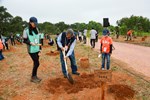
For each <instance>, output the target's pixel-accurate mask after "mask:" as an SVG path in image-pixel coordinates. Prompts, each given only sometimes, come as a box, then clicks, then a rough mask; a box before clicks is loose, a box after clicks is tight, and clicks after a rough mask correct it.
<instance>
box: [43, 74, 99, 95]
mask: <svg viewBox="0 0 150 100" xmlns="http://www.w3.org/2000/svg"><path fill="white" fill-rule="evenodd" d="M74 81H75V83H74V84H73V85H72V84H70V83H69V82H68V80H67V79H66V78H56V79H50V80H49V81H48V82H47V84H46V90H48V91H49V92H50V93H52V94H54V93H63V92H64V91H65V92H67V93H68V94H71V93H78V92H79V91H82V90H83V89H84V88H89V89H93V88H97V87H101V82H99V81H97V80H95V78H94V74H85V73H84V74H82V75H81V76H76V77H74Z"/></svg>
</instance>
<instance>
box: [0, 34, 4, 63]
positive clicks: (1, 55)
mask: <svg viewBox="0 0 150 100" xmlns="http://www.w3.org/2000/svg"><path fill="white" fill-rule="evenodd" d="M2 50H3V43H2V39H1V35H0V60H3V59H4V56H3V54H2Z"/></svg>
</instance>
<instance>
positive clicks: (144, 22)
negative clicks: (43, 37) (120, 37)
mask: <svg viewBox="0 0 150 100" xmlns="http://www.w3.org/2000/svg"><path fill="white" fill-rule="evenodd" d="M117 24H118V26H119V27H120V31H121V34H124V33H126V32H127V30H129V29H132V30H134V31H136V32H150V28H149V27H150V20H149V19H148V18H146V17H142V16H134V15H132V16H131V17H130V18H127V17H125V18H122V19H121V20H118V21H117Z"/></svg>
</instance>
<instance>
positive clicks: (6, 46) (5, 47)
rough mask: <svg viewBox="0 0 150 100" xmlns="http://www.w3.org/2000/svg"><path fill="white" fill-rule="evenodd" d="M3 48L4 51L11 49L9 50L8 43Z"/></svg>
mask: <svg viewBox="0 0 150 100" xmlns="http://www.w3.org/2000/svg"><path fill="white" fill-rule="evenodd" d="M3 47H4V50H6V49H7V50H8V49H9V48H8V43H7V42H5V45H4V44H3Z"/></svg>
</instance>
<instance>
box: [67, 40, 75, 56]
mask: <svg viewBox="0 0 150 100" xmlns="http://www.w3.org/2000/svg"><path fill="white" fill-rule="evenodd" d="M75 44H76V40H74V42H73V43H72V44H71V46H70V49H69V51H68V53H67V54H66V56H67V57H68V56H70V55H71V54H72V52H73V50H74V47H75Z"/></svg>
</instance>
